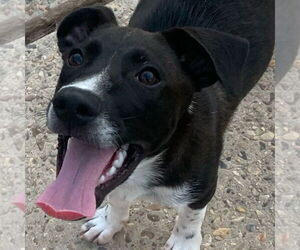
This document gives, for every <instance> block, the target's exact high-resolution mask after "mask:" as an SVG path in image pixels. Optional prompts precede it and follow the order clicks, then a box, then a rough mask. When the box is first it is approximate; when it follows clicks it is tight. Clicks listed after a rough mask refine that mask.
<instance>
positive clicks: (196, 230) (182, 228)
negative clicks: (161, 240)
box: [164, 206, 206, 250]
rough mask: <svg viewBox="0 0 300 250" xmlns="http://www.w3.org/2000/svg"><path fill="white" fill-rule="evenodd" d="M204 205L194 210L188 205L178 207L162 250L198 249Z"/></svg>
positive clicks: (204, 210) (200, 240)
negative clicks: (170, 233) (174, 221)
mask: <svg viewBox="0 0 300 250" xmlns="http://www.w3.org/2000/svg"><path fill="white" fill-rule="evenodd" d="M205 212H206V207H204V208H203V209H198V210H194V209H191V208H189V207H188V206H184V207H181V208H179V209H178V217H177V218H176V224H175V226H174V229H173V232H172V235H171V237H170V238H169V239H168V241H167V243H166V245H165V246H164V250H199V249H200V245H201V242H202V235H201V226H202V222H203V220H204V217H205Z"/></svg>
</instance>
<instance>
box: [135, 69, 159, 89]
mask: <svg viewBox="0 0 300 250" xmlns="http://www.w3.org/2000/svg"><path fill="white" fill-rule="evenodd" d="M137 77H138V80H139V81H140V82H141V83H143V84H146V85H154V84H156V83H158V82H160V79H159V75H158V72H157V70H156V69H154V68H146V69H144V70H142V71H141V72H140V73H138V74H137Z"/></svg>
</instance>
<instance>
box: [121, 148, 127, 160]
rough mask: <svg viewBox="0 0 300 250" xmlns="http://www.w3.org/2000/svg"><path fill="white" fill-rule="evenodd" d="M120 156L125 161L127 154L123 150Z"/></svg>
mask: <svg viewBox="0 0 300 250" xmlns="http://www.w3.org/2000/svg"><path fill="white" fill-rule="evenodd" d="M122 155H123V159H125V158H126V156H127V152H126V151H125V150H123V151H122Z"/></svg>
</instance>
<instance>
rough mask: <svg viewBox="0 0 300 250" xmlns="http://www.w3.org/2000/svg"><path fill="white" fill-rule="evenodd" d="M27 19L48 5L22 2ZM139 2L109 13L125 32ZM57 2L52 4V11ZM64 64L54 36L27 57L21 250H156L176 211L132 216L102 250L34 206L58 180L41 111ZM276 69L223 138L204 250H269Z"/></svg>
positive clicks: (139, 211)
mask: <svg viewBox="0 0 300 250" xmlns="http://www.w3.org/2000/svg"><path fill="white" fill-rule="evenodd" d="M27 3H28V4H27V11H28V14H27V15H28V16H29V15H34V14H35V13H36V11H44V10H46V9H47V7H48V6H49V4H50V3H49V1H47V0H39V1H27ZM135 3H136V1H130V0H127V1H125V0H123V1H119V0H116V1H115V2H114V3H111V4H110V5H109V6H111V7H112V8H113V10H114V11H115V13H116V14H117V16H118V18H119V19H120V23H121V24H125V23H126V22H127V20H128V18H129V16H130V14H131V13H132V10H133V8H134V6H135ZM55 4H57V2H53V1H52V2H51V5H55ZM60 66H61V60H60V57H59V54H58V52H57V47H56V40H55V35H54V34H50V35H48V36H47V37H44V38H43V39H40V40H39V41H37V42H35V43H33V44H30V45H28V46H27V50H26V118H27V120H28V121H27V123H28V128H27V130H26V164H27V168H26V195H27V200H28V202H29V204H28V209H27V212H26V222H27V223H26V249H30V250H31V249H47V250H48V249H49V250H50V249H57V250H64V249H72V250H73V249H78V250H79V249H102V250H104V249H111V250H112V249H114V250H115V249H122V250H124V249H131V250H140V249H145V250H151V249H153V250H156V249H160V247H162V246H163V245H164V243H165V241H166V240H167V239H168V237H169V235H170V232H171V229H172V226H173V223H174V216H175V211H174V210H173V209H171V208H168V207H161V206H159V205H156V204H151V203H148V202H137V203H135V204H134V205H133V206H132V208H131V210H130V214H131V216H130V220H129V223H127V225H126V227H125V230H123V231H122V232H120V233H118V234H117V235H116V237H115V240H114V242H113V243H111V244H109V245H106V246H103V247H100V248H99V246H98V247H97V246H94V245H92V244H89V243H86V242H84V241H82V240H81V239H80V238H79V237H78V233H79V228H80V225H81V223H82V222H64V221H60V220H57V219H54V218H50V217H48V216H46V215H45V214H43V213H42V212H41V211H40V210H39V209H38V208H36V207H35V206H34V205H33V204H32V202H33V201H34V200H35V199H36V197H37V195H38V194H40V193H41V192H42V191H43V189H44V187H45V186H46V185H47V184H48V183H50V182H51V181H52V180H53V179H54V176H55V160H56V159H55V157H56V149H55V148H56V135H53V134H51V133H50V132H49V131H48V130H47V128H46V127H45V109H46V107H47V103H48V101H49V99H50V98H51V95H52V93H53V91H54V87H55V85H56V81H57V78H58V74H59V70H60ZM273 70H274V68H273V66H272V65H271V66H270V67H269V68H268V70H267V72H266V74H265V75H264V76H263V78H262V79H261V80H260V82H259V83H258V84H257V86H256V87H255V88H254V89H253V90H252V91H251V93H250V94H249V95H248V96H247V97H246V98H245V100H244V101H243V102H242V104H241V106H240V107H239V109H238V110H237V112H236V114H235V116H234V119H233V120H232V123H231V125H230V127H229V128H228V131H227V133H226V138H225V141H226V142H225V148H224V153H223V156H222V164H221V165H220V174H219V175H220V178H219V185H218V190H217V192H216V195H215V197H214V198H213V200H212V201H211V203H210V204H209V206H208V210H207V211H208V212H207V215H206V218H205V222H204V225H203V236H204V240H203V244H202V249H206V250H210V249H220V250H221V249H222V250H226V249H227V250H229V249H230V250H248V249H249V250H259V249H261V250H272V249H274V242H275V235H274V226H275V215H274V197H275V192H274V190H275V186H274V183H275V180H274V172H275V165H274V154H275V153H274V150H275V149H274V148H275V146H274V145H275V143H274V141H275V138H274V117H273V112H274V86H273V84H272V83H273Z"/></svg>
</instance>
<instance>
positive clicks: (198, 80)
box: [162, 27, 249, 97]
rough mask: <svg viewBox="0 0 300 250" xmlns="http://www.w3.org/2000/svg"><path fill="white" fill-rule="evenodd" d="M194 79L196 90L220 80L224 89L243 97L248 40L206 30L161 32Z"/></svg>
mask: <svg viewBox="0 0 300 250" xmlns="http://www.w3.org/2000/svg"><path fill="white" fill-rule="evenodd" d="M162 35H163V36H164V37H165V38H166V40H167V42H168V44H169V46H170V47H171V48H172V49H173V50H174V51H175V53H176V55H177V56H178V57H179V60H180V62H181V65H182V68H183V70H184V71H185V72H187V74H188V75H189V76H190V77H191V79H192V80H193V82H194V87H195V90H196V91H199V90H201V89H202V88H205V87H208V86H210V85H212V84H214V83H215V82H216V81H218V80H220V82H221V84H222V85H223V87H224V88H225V90H226V91H227V92H228V93H229V94H231V95H233V96H239V97H241V96H242V95H243V68H244V64H245V61H246V59H247V55H248V50H249V43H248V40H246V39H243V38H240V37H238V36H234V35H231V34H228V33H223V32H219V31H216V30H212V29H205V28H190V27H187V28H174V29H171V30H167V31H165V32H162Z"/></svg>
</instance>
